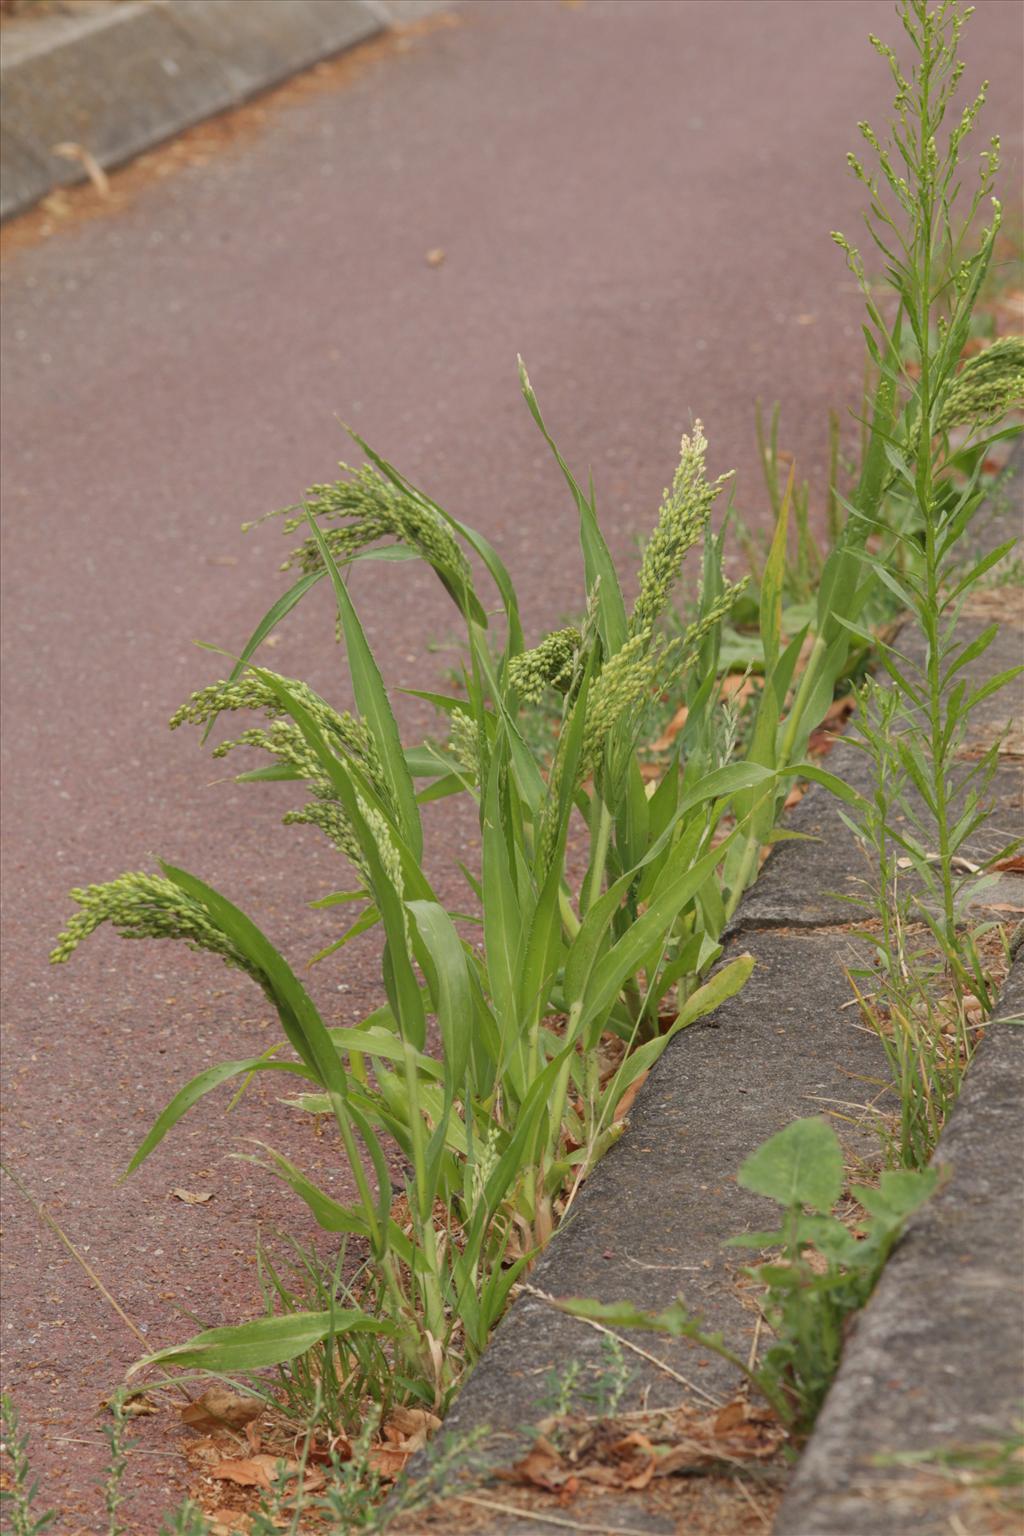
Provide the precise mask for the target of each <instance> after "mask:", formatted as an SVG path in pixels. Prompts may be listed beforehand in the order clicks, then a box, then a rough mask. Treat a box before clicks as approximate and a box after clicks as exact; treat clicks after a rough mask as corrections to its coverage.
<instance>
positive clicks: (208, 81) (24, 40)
mask: <svg viewBox="0 0 1024 1536" xmlns="http://www.w3.org/2000/svg"><path fill="white" fill-rule="evenodd" d="M443 8H444V0H234V3H232V0H134V3H127V4H112V3H109V0H96V3H92V4H87V5H84V6H83V7H82V8H81V9H77V10H75V11H73V12H72V13H71V14H64V13H59V12H47V13H44V14H42V15H40V16H31V15H28V16H24V17H17V18H15V19H14V20H13V21H11V22H9V23H7V24H5V25H4V27H3V29H2V32H0V90H2V106H0V135H2V136H0V218H8V217H10V215H12V214H15V213H20V212H22V211H23V210H24V209H26V208H29V207H31V205H32V204H33V203H35V202H38V200H39V199H40V198H41V197H44V196H45V195H46V193H47V192H49V191H51V190H52V189H53V188H54V187H56V186H60V185H66V184H68V183H70V182H74V181H81V180H82V179H83V178H84V172H83V170H82V166H81V164H80V163H76V162H75V161H74V160H69V159H67V158H65V157H63V156H60V155H55V154H54V153H53V149H54V146H55V145H58V144H74V145H77V146H80V148H81V149H82V150H84V151H86V152H87V153H88V154H89V155H91V156H92V157H93V158H94V159H95V160H96V162H97V163H98V164H99V165H100V166H102V167H103V168H104V169H109V168H110V167H112V166H116V165H120V164H122V163H123V162H124V161H125V160H129V159H131V157H132V156H133V155H137V154H139V153H140V152H141V151H142V150H144V149H148V148H150V147H151V146H152V145H153V144H156V143H158V142H159V141H160V140H162V139H166V138H169V137H170V136H171V135H173V134H175V133H180V132H181V131H182V130H183V129H185V128H188V127H191V126H192V124H193V123H198V122H200V121H202V119H203V118H206V117H211V116H213V114H214V113H217V112H222V111H224V110H225V109H226V108H228V107H235V106H238V105H240V103H241V102H243V101H246V100H247V99H248V98H249V97H250V96H253V95H255V94H256V93H257V92H259V91H263V90H266V89H268V88H269V87H270V86H273V85H277V84H279V83H280V82H281V81H282V80H284V79H286V78H287V77H288V76H289V75H293V74H295V73H297V72H298V71H299V70H301V69H306V68H308V67H309V65H311V64H315V63H317V62H318V61H319V60H320V59H325V58H328V57H330V56H331V55H332V54H335V53H339V52H341V50H342V49H345V48H349V47H351V46H352V45H353V44H355V43H359V42H362V41H363V40H364V39H366V38H369V37H372V36H374V35H375V34H376V33H379V32H383V31H386V30H387V29H388V28H390V27H393V26H398V25H401V24H403V23H405V22H410V21H415V20H417V19H419V18H420V17H421V16H425V15H428V14H429V13H430V12H432V11H436V10H440V9H443Z"/></svg>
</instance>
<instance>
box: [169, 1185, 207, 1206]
mask: <svg viewBox="0 0 1024 1536" xmlns="http://www.w3.org/2000/svg"><path fill="white" fill-rule="evenodd" d="M171 1194H172V1195H173V1196H174V1198H175V1200H183V1201H184V1202H185V1204H186V1205H205V1204H206V1202H207V1201H208V1200H212V1199H213V1190H212V1189H172V1190H171Z"/></svg>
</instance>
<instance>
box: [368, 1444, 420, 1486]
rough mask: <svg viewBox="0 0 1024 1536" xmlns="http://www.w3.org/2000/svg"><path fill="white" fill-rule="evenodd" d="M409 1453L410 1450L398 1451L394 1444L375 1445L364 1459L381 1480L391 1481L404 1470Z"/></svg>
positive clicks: (410, 1453)
mask: <svg viewBox="0 0 1024 1536" xmlns="http://www.w3.org/2000/svg"><path fill="white" fill-rule="evenodd" d="M411 1455H412V1452H411V1451H400V1450H399V1449H398V1447H397V1446H394V1445H375V1446H373V1448H372V1449H371V1450H370V1451H369V1452H368V1454H367V1457H366V1460H367V1462H368V1464H369V1466H370V1468H371V1469H372V1470H373V1471H374V1472H376V1474H377V1476H378V1477H379V1478H380V1479H381V1481H382V1482H385V1483H393V1482H394V1481H395V1478H396V1477H400V1476H401V1474H402V1473H403V1472H404V1471H405V1464H406V1462H407V1461H408V1460H409V1457H410V1456H411Z"/></svg>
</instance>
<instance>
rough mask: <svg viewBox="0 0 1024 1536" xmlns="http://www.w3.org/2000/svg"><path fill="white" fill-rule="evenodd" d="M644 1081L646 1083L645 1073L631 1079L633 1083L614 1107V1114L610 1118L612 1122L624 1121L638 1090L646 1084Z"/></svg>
mask: <svg viewBox="0 0 1024 1536" xmlns="http://www.w3.org/2000/svg"><path fill="white" fill-rule="evenodd" d="M646 1081H647V1073H646V1072H641V1073H640V1074H639V1076H638V1077H635V1078H634V1079H633V1081H632V1082H631V1083H630V1085H629V1087H628V1088H627V1089H626V1091H625V1093H624V1094H623V1095H622V1098H621V1099H620V1100H619V1102H618V1103H617V1104H616V1106H615V1113H614V1114H613V1116H612V1119H613V1120H625V1118H626V1116H627V1115H628V1114H629V1112H630V1110H631V1109H632V1108H633V1101H634V1099H635V1098H636V1096H637V1094H638V1093H639V1092H640V1089H641V1088H642V1087H643V1085H644V1083H646Z"/></svg>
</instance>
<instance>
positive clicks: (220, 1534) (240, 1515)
mask: <svg viewBox="0 0 1024 1536" xmlns="http://www.w3.org/2000/svg"><path fill="white" fill-rule="evenodd" d="M251 1529H252V1516H251V1515H247V1514H246V1513H245V1512H244V1510H241V1509H215V1510H214V1511H213V1513H212V1515H211V1516H210V1536H235V1533H236V1532H238V1531H249V1530H251Z"/></svg>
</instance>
